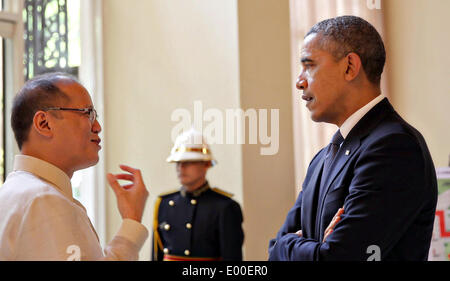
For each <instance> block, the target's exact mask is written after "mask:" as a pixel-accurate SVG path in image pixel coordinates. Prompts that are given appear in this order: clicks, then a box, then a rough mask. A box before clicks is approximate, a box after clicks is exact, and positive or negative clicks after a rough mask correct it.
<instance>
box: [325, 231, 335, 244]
mask: <svg viewBox="0 0 450 281" xmlns="http://www.w3.org/2000/svg"><path fill="white" fill-rule="evenodd" d="M332 232H333V229H329V230H328V231H325V235H324V236H323V243H325V241H326V240H327V238H328V236H330V234H331V233H332Z"/></svg>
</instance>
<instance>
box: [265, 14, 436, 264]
mask: <svg viewBox="0 0 450 281" xmlns="http://www.w3.org/2000/svg"><path fill="white" fill-rule="evenodd" d="M385 56H386V55H385V49H384V44H383V41H382V39H381V37H380V35H379V34H378V32H377V31H376V30H375V28H374V27H373V26H372V25H370V24H369V23H368V22H366V21H365V20H363V19H361V18H358V17H354V16H344V17H337V18H333V19H328V20H325V21H322V22H320V23H318V24H316V25H315V26H314V27H313V28H312V29H311V30H310V31H309V32H308V34H307V35H306V37H305V40H304V43H303V47H302V50H301V62H302V66H303V70H302V72H301V74H300V76H299V78H298V81H297V84H296V86H297V88H298V89H299V90H303V96H302V98H303V100H305V101H306V107H307V108H308V109H309V110H310V112H311V118H312V120H313V121H316V122H327V123H332V124H335V125H337V126H338V127H339V130H338V131H337V132H336V133H335V135H334V136H333V139H332V141H331V143H330V144H329V145H328V146H327V147H325V148H323V149H322V150H320V151H319V152H318V153H317V155H316V156H315V157H314V158H313V159H312V161H311V163H310V165H309V168H308V171H307V174H306V177H305V180H304V183H303V188H302V191H301V192H300V194H299V196H298V198H297V201H296V202H295V205H294V207H293V208H292V209H291V210H290V211H289V213H288V215H287V218H286V221H285V223H284V225H283V226H282V227H281V229H280V231H279V232H278V234H277V237H276V238H275V239H273V240H271V241H270V245H269V260H300V261H313V260H314V261H325V260H426V259H427V257H428V251H429V247H430V241H431V236H432V229H433V222H434V216H435V209H436V202H437V183H436V182H437V180H436V174H435V169H434V165H433V162H432V159H431V156H430V153H429V151H428V148H427V145H426V143H425V141H424V139H423V137H422V135H421V134H420V133H419V132H418V131H417V130H416V129H414V128H413V127H412V126H410V125H409V124H408V123H406V122H405V121H404V120H403V119H402V118H401V117H400V116H399V115H398V114H397V113H396V112H395V110H394V109H393V107H392V106H391V104H390V103H389V101H388V99H387V98H384V97H383V96H382V95H381V90H380V79H381V73H382V72H383V67H384V63H385ZM394 94H395V93H394ZM335 214H336V215H335Z"/></svg>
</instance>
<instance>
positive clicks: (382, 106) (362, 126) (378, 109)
mask: <svg viewBox="0 0 450 281" xmlns="http://www.w3.org/2000/svg"><path fill="white" fill-rule="evenodd" d="M389 112H394V109H393V108H392V106H391V104H390V103H389V101H388V99H387V98H384V99H383V100H382V101H380V102H379V103H378V104H377V105H375V106H374V107H373V108H372V109H371V110H369V112H368V113H367V114H366V115H364V116H363V118H361V120H360V121H359V122H358V123H357V124H356V125H355V126H354V127H353V129H352V130H351V131H350V133H349V134H348V136H347V137H346V138H345V140H344V142H343V143H342V146H341V147H340V149H339V150H338V152H337V154H336V157H335V159H334V161H333V163H332V164H331V166H330V170H329V176H328V177H327V178H326V179H322V183H321V184H324V186H322V188H324V189H323V190H324V192H323V193H322V196H321V197H320V198H319V203H318V211H317V218H318V219H317V220H316V236H317V235H319V234H320V232H319V231H320V229H319V228H320V225H321V219H322V208H323V203H324V201H325V197H326V195H327V193H328V191H329V189H330V187H331V185H332V183H333V181H334V179H335V178H336V177H337V176H338V175H339V173H340V172H341V171H342V169H343V167H344V166H345V164H346V163H347V161H348V160H349V159H351V158H352V156H353V155H354V153H355V152H356V151H357V150H358V148H359V147H360V145H361V140H362V139H363V138H364V137H365V136H366V135H368V134H369V133H370V132H371V131H372V130H373V128H374V127H375V126H376V125H377V124H378V123H379V122H380V121H381V119H383V118H384V117H385V116H386V114H387V113H389ZM317 237H319V236H317Z"/></svg>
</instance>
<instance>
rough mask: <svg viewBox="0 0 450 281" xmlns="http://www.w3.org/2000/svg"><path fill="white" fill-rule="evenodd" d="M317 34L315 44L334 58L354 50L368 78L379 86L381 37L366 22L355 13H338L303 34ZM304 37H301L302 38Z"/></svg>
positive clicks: (382, 52)
mask: <svg viewBox="0 0 450 281" xmlns="http://www.w3.org/2000/svg"><path fill="white" fill-rule="evenodd" d="M310 34H317V35H318V36H320V37H319V45H320V46H321V49H322V50H323V51H327V52H329V53H330V54H332V55H333V56H334V58H335V59H336V60H340V59H342V58H343V57H344V56H346V55H347V54H349V53H351V52H354V53H356V54H357V55H358V56H359V57H360V58H361V62H362V66H363V68H364V72H365V73H366V76H367V78H368V80H369V81H370V82H371V83H373V84H375V85H379V84H380V80H381V73H382V72H383V68H384V64H385V62H386V51H385V48H384V44H383V40H382V39H381V36H380V34H379V33H378V32H377V30H376V29H375V28H374V27H373V26H372V25H371V24H370V23H368V22H367V21H365V20H364V19H362V18H360V17H356V16H341V17H336V18H331V19H327V20H324V21H321V22H319V23H317V24H315V25H314V26H313V27H312V28H311V30H310V31H309V32H308V33H307V34H306V36H308V35H310ZM306 36H305V37H306Z"/></svg>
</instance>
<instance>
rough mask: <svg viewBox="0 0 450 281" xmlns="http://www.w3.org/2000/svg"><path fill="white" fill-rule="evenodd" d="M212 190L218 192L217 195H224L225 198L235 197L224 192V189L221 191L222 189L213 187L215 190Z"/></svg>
mask: <svg viewBox="0 0 450 281" xmlns="http://www.w3.org/2000/svg"><path fill="white" fill-rule="evenodd" d="M211 190H212V191H214V192H217V193H219V194H222V195H224V196H226V197H230V198H231V197H233V195H234V194H233V193H229V192H226V191H224V190H222V189H220V188H217V187H213V188H211Z"/></svg>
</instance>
